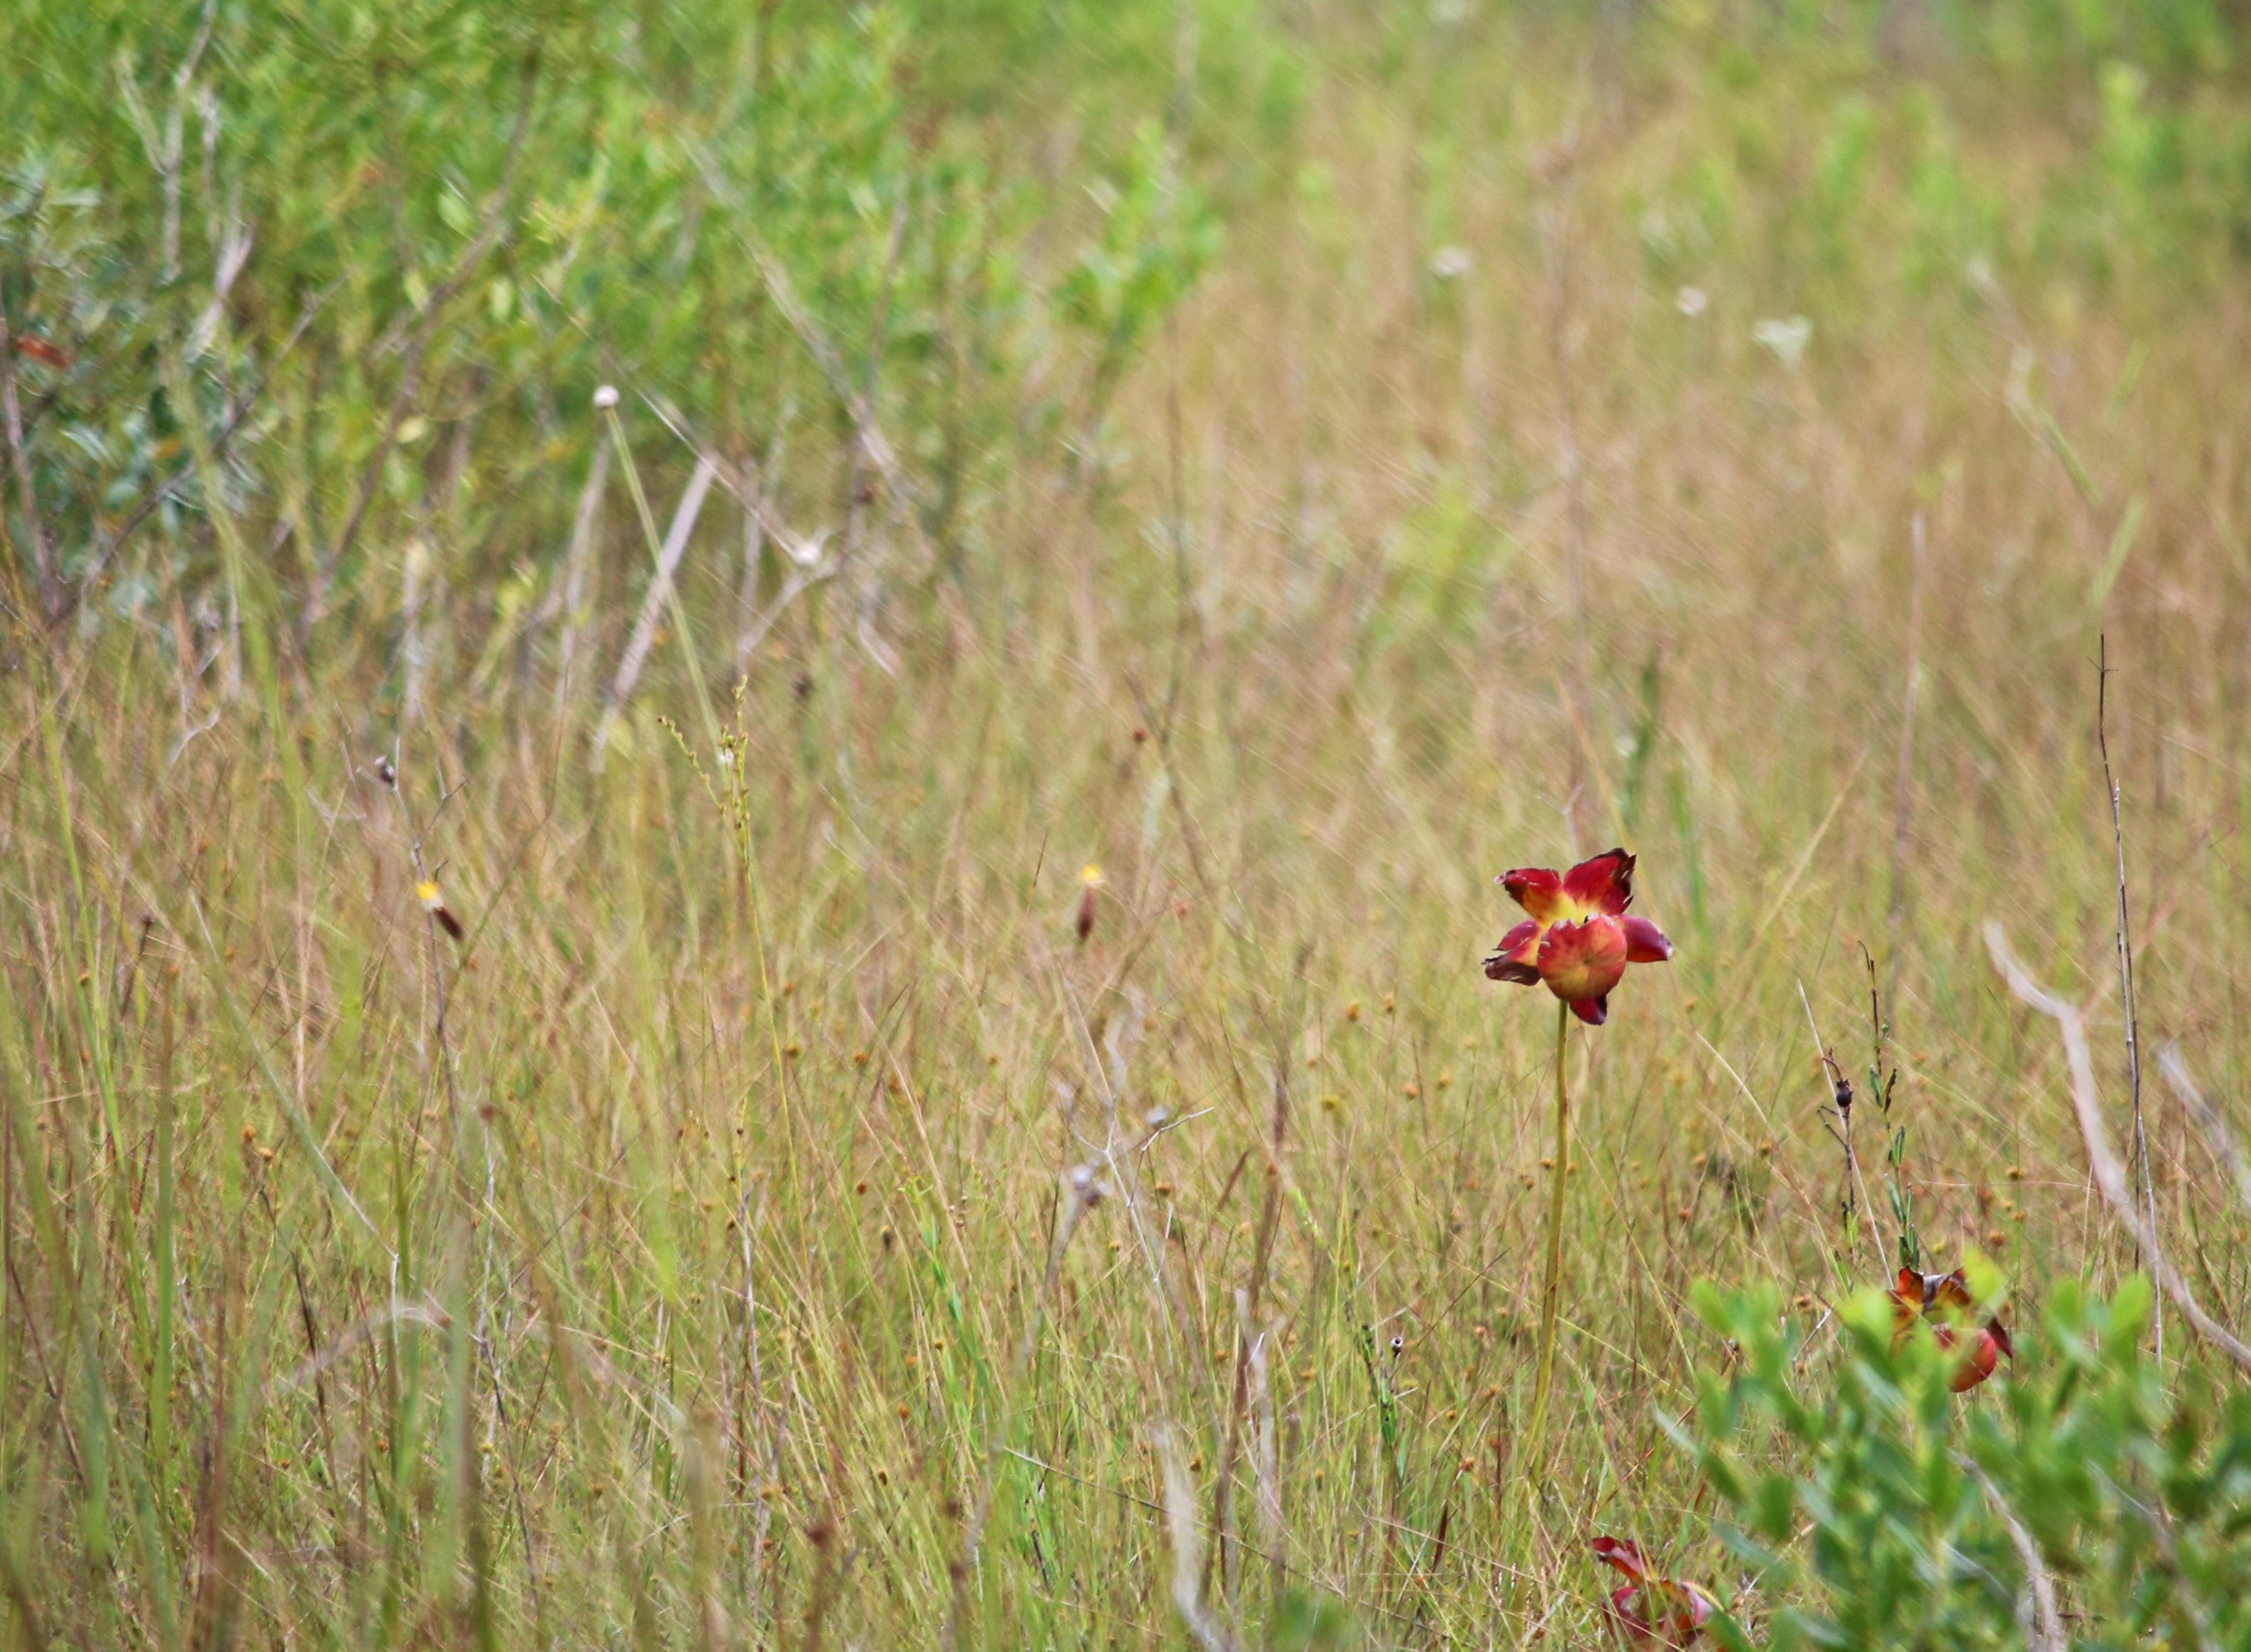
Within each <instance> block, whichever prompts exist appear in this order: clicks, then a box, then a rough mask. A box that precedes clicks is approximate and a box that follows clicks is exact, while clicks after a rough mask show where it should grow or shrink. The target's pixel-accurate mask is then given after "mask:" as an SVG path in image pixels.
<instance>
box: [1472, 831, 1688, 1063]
mask: <svg viewBox="0 0 2251 1652" xmlns="http://www.w3.org/2000/svg"><path fill="white" fill-rule="evenodd" d="M1500 886H1501V887H1502V888H1503V889H1506V891H1508V892H1509V894H1510V895H1511V896H1513V898H1514V899H1515V901H1516V904H1517V905H1518V906H1521V907H1523V908H1524V910H1525V913H1526V914H1527V916H1526V918H1525V920H1524V921H1523V922H1522V923H1520V924H1519V925H1517V926H1516V927H1515V928H1513V929H1512V930H1510V931H1509V932H1508V933H1507V934H1506V935H1503V936H1502V937H1501V940H1500V947H1497V948H1496V949H1495V950H1494V952H1493V956H1492V957H1490V958H1488V959H1486V961H1485V972H1486V975H1489V976H1490V977H1492V978H1493V980H1495V981H1507V982H1514V983H1515V984H1516V985H1518V986H1520V987H1536V986H1540V985H1542V984H1543V983H1544V984H1545V985H1546V987H1547V989H1548V991H1550V992H1552V993H1554V994H1555V996H1557V997H1558V998H1561V999H1562V1001H1563V1002H1564V1003H1568V1004H1569V1005H1570V1006H1571V1013H1572V1014H1574V1015H1576V1016H1577V1017H1579V1019H1580V1020H1582V1021H1583V1022H1585V1023H1587V1024H1588V1025H1590V1026H1596V1027H1599V1026H1601V1025H1602V1024H1603V1021H1604V1020H1605V1019H1606V1018H1607V1017H1609V1015H1610V989H1611V988H1613V987H1615V986H1617V983H1618V982H1619V981H1620V980H1621V979H1622V978H1623V977H1624V975H1625V967H1626V966H1627V965H1628V964H1630V963H1663V962H1665V961H1666V960H1667V959H1669V958H1671V957H1672V956H1673V943H1672V942H1671V941H1667V940H1666V938H1665V932H1664V931H1663V930H1661V929H1659V927H1657V926H1656V925H1655V924H1653V923H1652V922H1650V921H1649V920H1648V919H1646V918H1631V917H1628V916H1627V915H1626V910H1625V909H1626V908H1627V907H1628V906H1631V905H1632V904H1633V857H1632V856H1631V855H1629V854H1627V853H1626V852H1625V850H1623V849H1613V850H1607V851H1605V852H1604V853H1603V854H1600V855H1597V856H1596V857H1594V858H1593V859H1592V860H1583V861H1581V862H1580V863H1579V864H1577V865H1576V866H1574V867H1572V868H1571V870H1570V871H1567V872H1564V873H1562V875H1561V876H1558V875H1557V874H1556V873H1555V872H1553V871H1549V870H1548V868H1547V867H1545V866H1520V867H1519V868H1517V869H1516V870H1515V871H1507V872H1503V873H1502V874H1501V875H1500Z"/></svg>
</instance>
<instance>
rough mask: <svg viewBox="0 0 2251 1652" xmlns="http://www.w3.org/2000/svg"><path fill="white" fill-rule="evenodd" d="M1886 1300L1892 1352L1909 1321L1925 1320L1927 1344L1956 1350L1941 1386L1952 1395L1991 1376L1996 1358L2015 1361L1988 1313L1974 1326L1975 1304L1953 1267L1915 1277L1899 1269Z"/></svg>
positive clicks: (1908, 1269) (1967, 1282)
mask: <svg viewBox="0 0 2251 1652" xmlns="http://www.w3.org/2000/svg"><path fill="white" fill-rule="evenodd" d="M1891 1299H1892V1318H1893V1322H1894V1326H1895V1327H1896V1329H1894V1331H1893V1334H1892V1345H1893V1346H1894V1348H1896V1347H1897V1346H1898V1345H1899V1344H1900V1343H1903V1342H1905V1341H1906V1340H1907V1338H1908V1334H1909V1333H1910V1332H1912V1331H1913V1330H1914V1329H1915V1321H1916V1320H1918V1319H1921V1320H1927V1321H1928V1322H1929V1325H1930V1335H1931V1340H1932V1341H1934V1342H1936V1343H1937V1344H1938V1346H1939V1347H1940V1349H1942V1350H1952V1349H1957V1348H1958V1349H1960V1350H1962V1357H1961V1359H1960V1361H1959V1363H1957V1364H1956V1366H1955V1367H1954V1374H1953V1375H1952V1376H1951V1377H1950V1378H1947V1383H1946V1385H1947V1386H1948V1387H1949V1388H1951V1389H1952V1390H1953V1391H1954V1392H1956V1393H1957V1394H1966V1393H1968V1392H1970V1390H1971V1389H1973V1388H1975V1387H1976V1386H1977V1385H1978V1384H1979V1383H1982V1382H1984V1380H1985V1379H1986V1378H1988V1377H1991V1375H1992V1374H1993V1368H1994V1367H1995V1366H1996V1365H1998V1364H2000V1362H2001V1357H2002V1356H2004V1355H2006V1356H2007V1357H2009V1358H2011V1359H2014V1358H2015V1357H2017V1350H2016V1348H2015V1346H2014V1345H2013V1344H2012V1343H2011V1342H2010V1341H2009V1331H2008V1327H2006V1326H2005V1325H2004V1324H2002V1323H2001V1322H2000V1320H1999V1318H1998V1316H1996V1315H1990V1314H1989V1315H1986V1316H1985V1322H1984V1324H1982V1325H1980V1324H1978V1323H1977V1322H1976V1321H1977V1303H1976V1301H1974V1300H1973V1299H1972V1298H1971V1296H1970V1279H1969V1275H1968V1274H1965V1273H1964V1272H1963V1270H1962V1269H1960V1268H1958V1267H1957V1268H1956V1269H1955V1270H1954V1271H1953V1272H1952V1273H1951V1274H1918V1273H1916V1272H1915V1269H1913V1268H1911V1267H1902V1268H1901V1269H1900V1271H1899V1282H1898V1283H1897V1284H1896V1285H1895V1286H1894V1287H1893V1288H1892V1292H1891Z"/></svg>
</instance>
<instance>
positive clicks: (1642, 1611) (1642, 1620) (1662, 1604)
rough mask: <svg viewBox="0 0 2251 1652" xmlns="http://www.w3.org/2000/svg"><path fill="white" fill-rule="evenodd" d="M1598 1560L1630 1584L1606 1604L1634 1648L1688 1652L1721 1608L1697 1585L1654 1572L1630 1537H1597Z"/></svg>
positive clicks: (1611, 1617)
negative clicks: (1715, 1605) (1609, 1566)
mask: <svg viewBox="0 0 2251 1652" xmlns="http://www.w3.org/2000/svg"><path fill="white" fill-rule="evenodd" d="M1590 1547H1591V1548H1592V1549H1593V1550H1594V1551H1595V1554H1596V1557H1597V1558H1600V1559H1601V1560H1603V1562H1604V1563H1605V1564H1607V1565H1611V1566H1614V1567H1615V1568H1617V1570H1618V1571H1619V1572H1623V1573H1624V1575H1625V1576H1626V1577H1627V1578H1629V1579H1631V1582H1629V1583H1626V1584H1624V1586H1620V1587H1618V1588H1616V1589H1613V1590H1611V1591H1610V1597H1609V1599H1608V1600H1606V1601H1605V1602H1604V1604H1605V1606H1607V1607H1608V1608H1609V1612H1610V1621H1611V1622H1612V1623H1613V1624H1614V1625H1615V1626H1616V1627H1617V1630H1618V1632H1619V1634H1620V1635H1621V1636H1622V1637H1623V1638H1624V1641H1625V1643H1626V1645H1627V1646H1629V1647H1632V1648H1637V1649H1638V1648H1656V1647H1666V1648H1672V1649H1674V1652H1679V1649H1681V1648H1685V1647H1687V1646H1688V1645H1690V1644H1691V1643H1692V1642H1694V1641H1695V1639H1696V1638H1697V1636H1698V1635H1700V1633H1701V1632H1702V1630H1703V1628H1704V1626H1705V1625H1706V1624H1707V1623H1708V1622H1710V1621H1712V1614H1713V1613H1714V1611H1715V1610H1716V1609H1717V1608H1716V1607H1714V1605H1713V1602H1712V1598H1711V1597H1710V1596H1709V1595H1707V1594H1706V1593H1704V1592H1703V1591H1702V1590H1701V1589H1700V1588H1698V1587H1697V1586H1695V1585H1694V1584H1693V1583H1683V1582H1681V1581H1680V1579H1676V1578H1666V1577H1660V1576H1659V1575H1657V1574H1656V1573H1655V1572H1652V1571H1651V1570H1650V1568H1649V1563H1648V1561H1647V1560H1646V1559H1645V1558H1643V1556H1642V1552H1641V1545H1640V1544H1637V1543H1635V1542H1633V1541H1632V1540H1631V1539H1630V1538H1623V1539H1622V1538H1617V1537H1596V1539H1595V1540H1594V1542H1593V1543H1592V1544H1590Z"/></svg>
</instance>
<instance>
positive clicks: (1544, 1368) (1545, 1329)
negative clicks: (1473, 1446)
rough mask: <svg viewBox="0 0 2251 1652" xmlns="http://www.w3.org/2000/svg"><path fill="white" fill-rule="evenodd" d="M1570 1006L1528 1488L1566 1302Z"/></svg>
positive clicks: (1559, 1080) (1558, 1032)
mask: <svg viewBox="0 0 2251 1652" xmlns="http://www.w3.org/2000/svg"><path fill="white" fill-rule="evenodd" d="M1570 1031H1571V1006H1570V1005H1569V1003H1557V1004H1556V1006H1555V1171H1554V1174H1553V1177H1552V1179H1551V1180H1550V1182H1549V1183H1548V1283H1547V1286H1546V1288H1544V1289H1543V1290H1542V1291H1541V1295H1540V1381H1539V1385H1538V1386H1537V1387H1535V1388H1534V1390H1533V1391H1532V1426H1531V1427H1530V1429H1528V1430H1527V1432H1526V1434H1525V1444H1526V1446H1527V1447H1528V1449H1527V1452H1526V1453H1525V1454H1524V1455H1523V1456H1521V1457H1520V1458H1519V1459H1518V1461H1519V1462H1520V1464H1521V1465H1522V1468H1521V1472H1522V1473H1523V1475H1524V1476H1525V1478H1526V1480H1527V1483H1533V1484H1536V1483H1537V1482H1538V1480H1539V1479H1540V1477H1541V1476H1542V1475H1544V1474H1545V1473H1546V1472H1547V1435H1548V1390H1549V1389H1550V1388H1551V1387H1552V1386H1553V1385H1554V1383H1555V1316H1556V1310H1557V1309H1558V1308H1560V1307H1561V1306H1562V1300H1563V1183H1564V1180H1565V1178H1566V1177H1569V1174H1570V1170H1571V1093H1570V1089H1569V1086H1568V1084H1567V1083H1566V1081H1565V1079H1564V1058H1565V1056H1566V1055H1567V1054H1568V1053H1569V1048H1570V1045H1569V1041H1568V1035H1569V1032H1570Z"/></svg>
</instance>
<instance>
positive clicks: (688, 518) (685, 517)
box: [594, 458, 719, 751]
mask: <svg viewBox="0 0 2251 1652" xmlns="http://www.w3.org/2000/svg"><path fill="white" fill-rule="evenodd" d="M718 474H719V473H718V470H717V468H716V467H715V466H714V465H713V464H712V462H711V461H710V459H709V458H698V459H697V460H696V470H695V474H694V475H690V476H689V478H688V487H687V489H686V490H685V491H684V492H682V494H681V496H680V503H679V506H678V508H676V509H675V510H674V511H673V513H672V524H671V525H670V526H669V527H668V528H667V529H666V530H665V531H664V544H663V545H661V547H660V548H659V549H658V552H657V556H656V573H655V577H654V578H652V579H651V580H649V582H648V593H647V594H646V595H644V596H643V597H642V598H641V614H640V616H639V617H638V618H637V619H635V620H634V628H633V635H632V636H631V637H630V638H628V639H627V642H626V651H625V656H624V657H623V658H621V659H620V661H619V662H618V674H617V677H615V678H614V679H613V681H612V683H611V684H610V703H609V706H608V708H607V709H606V711H603V713H602V728H601V732H600V733H599V735H597V736H596V737H595V741H594V746H595V749H596V750H597V751H599V750H602V749H604V748H606V746H608V744H609V733H610V729H611V727H612V725H614V724H615V723H616V722H617V720H618V718H619V717H620V714H621V713H622V712H623V711H624V710H625V704H626V702H627V700H628V699H630V698H633V691H634V684H636V683H638V682H640V681H641V667H642V666H643V665H644V664H645V663H647V662H648V651H649V649H650V648H651V647H652V646H654V645H655V642H656V626H657V621H659V620H660V619H661V618H662V617H663V614H664V607H665V604H666V602H667V601H668V600H669V599H670V598H671V596H672V592H673V577H672V576H673V573H674V571H675V569H677V568H678V567H679V566H680V559H681V557H682V555H683V554H684V553H685V552H686V551H687V549H688V539H689V535H691V534H693V533H694V532H695V531H696V517H699V516H701V515H702V514H703V497H704V496H705V495H706V494H708V493H710V491H711V482H712V481H713V479H714V478H715V477H717V475H718Z"/></svg>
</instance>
